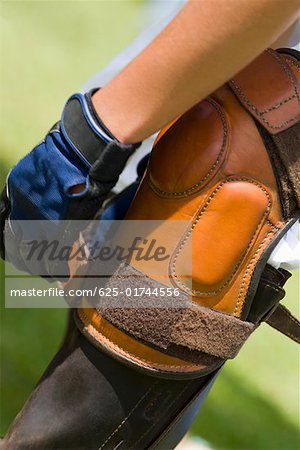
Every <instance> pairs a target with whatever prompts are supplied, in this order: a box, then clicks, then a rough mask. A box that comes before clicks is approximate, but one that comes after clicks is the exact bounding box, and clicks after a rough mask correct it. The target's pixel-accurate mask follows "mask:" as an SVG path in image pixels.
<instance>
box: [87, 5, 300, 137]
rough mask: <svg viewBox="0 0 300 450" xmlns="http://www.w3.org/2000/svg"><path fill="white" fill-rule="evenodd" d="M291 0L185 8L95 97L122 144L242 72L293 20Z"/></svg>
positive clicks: (166, 120)
mask: <svg viewBox="0 0 300 450" xmlns="http://www.w3.org/2000/svg"><path fill="white" fill-rule="evenodd" d="M298 5H299V4H298V2H297V1H295V0H251V1H249V0H231V1H229V2H225V1H224V0H191V1H190V2H189V3H188V4H187V5H186V6H185V7H184V8H183V9H182V11H181V12H180V13H179V14H178V15H177V16H176V17H175V19H174V20H173V21H172V22H171V23H170V24H169V25H168V26H167V27H166V28H165V30H163V32H162V33H160V35H159V36H158V37H157V38H156V39H155V40H154V41H153V42H152V43H151V44H150V45H149V46H148V47H147V48H146V49H145V50H144V51H143V52H142V53H141V54H140V55H139V56H138V57H137V58H135V59H134V60H133V61H132V62H131V63H130V64H129V65H128V66H127V67H126V68H125V69H124V70H123V71H122V72H121V73H120V74H119V75H118V76H117V77H116V78H114V79H113V80H112V81H111V82H110V83H109V84H108V85H106V86H105V87H104V88H103V89H102V90H100V91H99V92H98V93H97V94H96V95H95V96H94V105H95V108H96V110H97V112H98V114H99V115H100V117H101V118H102V120H103V121H104V123H105V124H106V125H107V127H108V128H109V129H110V130H111V131H112V133H113V134H115V135H116V136H117V137H118V138H119V139H120V140H121V141H123V142H137V141H139V140H143V139H145V138H146V137H148V136H149V135H151V134H152V133H154V132H156V131H158V130H159V129H160V128H162V127H163V126H164V125H165V124H167V123H169V122H170V121H172V120H173V119H175V118H176V117H177V116H178V115H180V114H182V113H183V112H185V111H186V110H187V109H189V108H190V107H191V106H192V105H193V104H195V103H197V102H198V101H200V100H201V99H203V98H204V97H206V96H207V95H209V94H210V93H211V92H212V91H214V90H215V89H216V88H217V87H218V86H220V85H221V84H223V83H224V82H225V81H227V80H228V79H229V78H231V77H232V76H233V75H234V74H236V73H237V72H238V71H239V70H240V69H241V68H243V67H244V66H245V65H247V64H248V63H249V62H250V61H251V60H252V59H253V58H255V57H256V56H257V55H258V54H259V53H260V52H261V51H262V50H263V49H264V48H266V47H267V46H269V45H270V44H271V43H272V42H273V41H275V40H276V39H277V38H278V36H279V35H280V34H281V33H283V32H284V31H285V29H286V28H287V27H288V26H289V25H290V24H291V23H292V22H293V21H294V20H295V18H296V17H297V14H298Z"/></svg>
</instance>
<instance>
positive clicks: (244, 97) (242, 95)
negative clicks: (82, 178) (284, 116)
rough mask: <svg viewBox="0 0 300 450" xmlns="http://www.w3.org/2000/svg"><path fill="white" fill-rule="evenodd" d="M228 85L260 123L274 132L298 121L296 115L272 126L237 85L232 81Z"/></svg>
mask: <svg viewBox="0 0 300 450" xmlns="http://www.w3.org/2000/svg"><path fill="white" fill-rule="evenodd" d="M230 83H231V84H232V85H233V86H234V87H235V89H236V90H237V91H238V93H239V94H240V96H241V98H242V99H243V100H244V102H245V103H246V104H247V105H248V106H249V107H250V109H252V111H254V112H255V114H256V115H257V116H258V117H260V119H261V121H262V122H264V123H265V124H266V125H268V127H270V128H273V129H274V130H275V129H280V128H283V127H284V126H286V125H288V124H289V123H290V122H294V121H295V120H296V119H298V115H296V116H294V117H292V118H291V119H289V120H286V121H284V122H282V123H281V124H279V125H272V124H271V123H270V122H269V121H268V120H267V119H265V118H264V117H263V114H262V113H261V112H260V111H259V110H258V109H257V108H256V106H255V105H254V104H253V103H252V102H251V101H250V100H249V99H248V98H247V97H246V96H245V94H244V93H243V91H242V90H241V88H240V87H239V85H238V84H237V83H236V82H235V81H234V80H231V81H230ZM297 98H298V97H297Z"/></svg>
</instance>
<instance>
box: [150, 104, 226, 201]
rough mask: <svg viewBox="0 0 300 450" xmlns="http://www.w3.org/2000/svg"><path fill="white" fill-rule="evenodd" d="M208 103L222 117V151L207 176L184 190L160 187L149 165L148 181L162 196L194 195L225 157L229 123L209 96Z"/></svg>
mask: <svg viewBox="0 0 300 450" xmlns="http://www.w3.org/2000/svg"><path fill="white" fill-rule="evenodd" d="M204 101H207V102H208V103H210V104H211V106H212V107H213V108H214V109H215V110H216V112H217V113H218V115H219V117H220V119H221V123H222V128H223V142H222V146H221V149H220V152H219V154H218V156H217V159H216V161H215V162H214V164H213V165H212V166H211V168H210V169H209V171H208V172H207V174H206V175H205V177H203V178H202V179H201V180H200V181H198V183H196V184H194V185H193V186H191V187H190V188H188V189H185V190H184V191H177V192H169V191H164V190H162V189H160V188H159V187H158V186H157V185H156V184H155V181H154V180H153V178H152V176H151V171H150V166H149V170H148V177H147V178H146V179H147V182H148V184H149V186H150V188H151V189H152V190H153V191H154V192H155V193H156V194H158V195H160V196H162V197H180V196H181V197H188V196H189V195H192V194H194V193H195V191H196V189H197V188H199V187H201V186H202V185H203V184H204V183H205V181H206V180H207V179H208V178H209V177H210V175H211V174H212V173H213V171H214V170H215V168H216V167H217V166H218V165H219V163H220V161H221V158H222V157H223V154H224V152H225V149H226V145H227V137H228V125H227V121H226V117H225V114H224V113H223V111H222V109H221V107H220V105H219V104H218V103H217V102H216V101H215V100H213V99H212V98H207V99H206V100H204Z"/></svg>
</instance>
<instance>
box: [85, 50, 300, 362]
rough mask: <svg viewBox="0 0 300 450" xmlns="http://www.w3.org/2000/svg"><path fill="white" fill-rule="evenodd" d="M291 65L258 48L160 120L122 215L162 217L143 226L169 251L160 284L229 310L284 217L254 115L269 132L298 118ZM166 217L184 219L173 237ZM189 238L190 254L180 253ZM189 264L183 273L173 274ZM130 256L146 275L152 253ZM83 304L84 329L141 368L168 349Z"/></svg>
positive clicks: (239, 306)
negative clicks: (168, 120) (181, 110)
mask: <svg viewBox="0 0 300 450" xmlns="http://www.w3.org/2000/svg"><path fill="white" fill-rule="evenodd" d="M299 73H300V72H299V63H297V62H296V61H295V60H294V59H293V58H291V57H290V56H283V55H278V54H276V53H274V52H273V51H272V50H268V51H266V52H264V53H263V54H262V55H260V56H259V57H258V58H257V59H256V60H255V61H253V62H252V63H251V64H250V65H249V66H248V67H247V68H246V69H244V70H243V71H241V72H240V73H239V74H238V75H237V76H236V77H234V79H233V80H232V81H230V82H229V83H227V84H226V85H224V86H222V87H220V88H219V89H218V90H216V91H215V92H214V93H213V94H212V95H211V97H210V98H209V99H206V100H205V101H202V102H201V103H200V104H198V105H196V106H195V107H194V108H192V109H191V110H190V111H188V112H187V113H185V114H184V115H183V116H182V117H180V118H179V119H178V120H177V121H175V122H173V123H172V124H171V125H170V126H168V127H165V128H164V129H163V130H162V131H161V133H160V134H159V136H158V137H157V139H156V141H155V144H154V148H153V150H152V154H151V158H150V163H149V167H148V170H147V173H146V175H145V177H144V179H143V181H142V183H141V185H140V187H139V190H138V193H137V195H136V197H135V200H134V202H133V203H132V205H131V207H130V209H129V211H128V214H127V219H128V220H160V221H162V222H161V224H160V225H159V226H157V227H156V228H155V230H153V231H151V232H149V238H151V237H152V235H154V234H155V236H154V237H158V238H159V240H160V241H161V240H163V242H164V245H165V246H166V247H167V249H168V251H169V252H170V253H171V260H170V261H167V262H166V263H165V265H164V267H163V270H162V272H161V273H160V279H159V281H160V282H161V283H163V284H166V285H172V286H174V285H175V286H179V287H180V288H181V289H182V290H184V291H185V292H188V293H190V294H191V295H192V299H193V301H194V302H196V303H198V304H200V305H203V306H206V307H208V308H213V309H215V310H218V311H222V312H225V313H227V314H229V315H234V316H235V317H238V318H240V317H241V316H242V312H243V305H244V303H245V301H246V299H247V294H248V292H249V287H250V284H251V280H252V277H253V273H254V270H255V268H256V266H257V263H258V261H259V260H260V258H261V257H262V255H263V254H264V252H265V250H266V248H267V247H268V246H269V244H270V243H271V242H272V241H274V238H275V237H276V236H277V234H278V233H279V231H280V230H281V229H282V228H283V227H284V226H285V224H286V222H285V220H284V218H283V215H282V210H281V203H280V198H279V192H278V187H277V183H276V179H275V176H274V172H273V168H272V165H271V162H270V159H269V156H268V153H267V151H266V148H265V145H264V143H263V141H262V138H261V136H260V134H259V132H258V129H257V127H256V125H255V121H254V120H257V121H259V122H260V123H261V124H262V125H263V126H264V127H265V128H266V129H267V130H268V131H269V132H270V133H271V134H276V133H278V132H280V131H283V130H285V129H287V128H288V127H289V126H291V125H293V124H294V123H296V122H297V121H299V120H300V97H299V79H300V75H299ZM170 220H175V221H181V220H185V221H189V224H188V226H186V227H185V228H184V229H183V230H182V235H181V236H180V237H178V236H176V238H175V237H174V235H173V234H172V233H168V232H166V227H165V223H166V222H167V221H170ZM190 229H192V238H190V231H189V230H190ZM143 236H144V235H143ZM145 237H147V236H145ZM189 240H190V241H191V246H192V258H190V256H187V255H188V245H187V244H188V241H189ZM191 263H192V279H191V280H188V279H186V278H184V277H180V275H182V274H185V273H188V272H189V265H190V264H191ZM132 265H133V266H134V267H135V268H136V269H137V270H139V271H141V272H144V273H145V274H146V275H148V276H149V277H150V278H151V277H152V278H154V274H155V261H154V262H153V261H150V262H147V263H145V261H132ZM160 271H161V268H160ZM161 275H164V277H165V278H163V277H162V276H161ZM170 275H171V277H170ZM89 311H90V312H88V310H84V313H85V318H86V319H85V320H86V327H87V329H88V330H89V332H90V333H94V334H95V333H98V336H97V339H100V340H102V341H101V342H104V341H105V342H108V343H109V344H107V345H109V346H110V348H111V349H113V348H114V345H117V347H118V349H119V350H118V349H117V350H115V351H116V352H121V354H123V355H128V354H129V358H131V359H132V360H133V359H134V358H137V360H139V361H141V360H142V359H143V358H144V359H145V355H147V356H146V359H147V361H148V363H149V364H150V366H151V367H152V366H153V367H158V365H160V364H163V365H165V364H166V361H167V360H166V359H165V358H170V357H169V356H167V355H163V354H162V353H161V352H158V351H157V350H154V349H153V348H149V347H147V346H146V345H144V344H143V343H142V342H138V341H136V340H135V339H133V338H132V337H130V336H129V335H128V334H126V333H124V332H123V331H121V330H119V329H117V328H115V327H114V326H113V325H112V324H110V323H109V322H106V321H104V319H103V318H101V315H100V314H99V313H97V312H96V311H94V310H89ZM91 311H94V312H91ZM149 352H150V353H149ZM162 355H163V356H162ZM126 357H128V356H126ZM161 358H162V359H161ZM177 359H178V358H177ZM173 363H174V364H173ZM146 364H147V362H146ZM157 364H158V365H157ZM168 364H170V365H177V367H178V366H181V364H183V365H182V366H181V367H182V370H183V371H185V370H193V369H186V367H185V364H186V363H182V362H178V361H173V362H172V360H169V359H168V362H167V365H168ZM176 370H177V369H176ZM178 370H181V369H178Z"/></svg>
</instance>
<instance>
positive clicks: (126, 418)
mask: <svg viewBox="0 0 300 450" xmlns="http://www.w3.org/2000/svg"><path fill="white" fill-rule="evenodd" d="M157 384H158V382H155V383H153V384H152V386H151V387H150V388H149V389H148V390H147V391H146V392H145V394H144V395H143V396H142V397H141V398H140V399H139V400H138V402H137V403H136V404H135V405H134V406H133V408H132V409H131V410H130V412H129V413H128V414H127V416H126V417H125V418H124V419H123V420H122V422H121V423H120V424H119V426H118V427H117V428H115V429H114V430H113V431H112V433H111V434H110V435H109V436H108V438H107V439H106V440H105V441H104V442H103V444H102V445H101V447H99V448H98V450H102V448H103V447H104V446H105V445H106V444H107V443H108V442H109V441H110V440H111V438H112V437H113V436H114V435H115V434H116V433H117V432H118V431H119V430H120V429H121V428H122V426H123V425H124V423H125V422H127V420H128V419H129V417H130V416H131V415H132V413H133V412H134V411H135V410H136V409H137V407H138V406H139V405H140V404H141V403H142V401H143V400H144V399H145V398H146V397H147V396H148V394H149V392H150V391H151V390H152V389H153V387H154V386H156V385H157Z"/></svg>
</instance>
